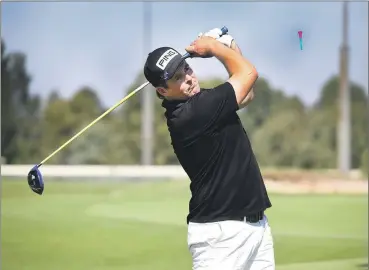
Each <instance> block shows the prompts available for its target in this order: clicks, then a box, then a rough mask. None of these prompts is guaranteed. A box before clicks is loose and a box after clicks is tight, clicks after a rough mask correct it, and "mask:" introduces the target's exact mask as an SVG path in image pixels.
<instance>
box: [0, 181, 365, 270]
mask: <svg viewBox="0 0 369 270" xmlns="http://www.w3.org/2000/svg"><path fill="white" fill-rule="evenodd" d="M188 199H189V191H188V183H187V182H160V183H111V182H107V183H97V182H76V183H72V182H51V181H49V182H47V183H46V189H45V192H44V195H42V196H39V195H37V194H35V193H33V192H31V190H30V189H29V187H28V184H27V183H26V181H25V180H23V181H12V182H11V181H6V180H5V181H4V179H2V201H1V253H2V254H1V255H2V258H1V264H2V267H1V269H3V270H59V269H60V270H66V269H68V270H82V269H83V270H97V269H99V270H118V269H119V270H159V269H160V270H173V269H175V270H190V269H191V260H190V256H189V253H188V250H187V245H186V244H187V243H186V240H187V228H186V215H187V207H188V206H187V204H188ZM271 200H272V203H273V207H272V208H271V209H270V210H269V211H268V212H267V215H268V217H269V221H270V224H271V226H272V230H273V234H274V240H275V247H276V262H277V269H280V270H292V269H294V270H307V269H309V270H310V269H313V270H323V269H324V270H330V269H335V270H360V269H367V266H366V268H365V267H364V266H363V265H364V264H365V265H366V264H367V254H368V250H367V247H368V246H367V240H368V233H367V231H368V209H367V205H368V201H367V196H366V195H365V196H364V195H350V196H343V195H325V196H324V195H277V194H271Z"/></svg>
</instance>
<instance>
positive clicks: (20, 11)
mask: <svg viewBox="0 0 369 270" xmlns="http://www.w3.org/2000/svg"><path fill="white" fill-rule="evenodd" d="M151 6H152V13H151V14H152V15H151V21H152V27H151V30H152V32H151V33H152V34H151V36H152V38H151V41H149V42H148V41H147V40H148V38H147V34H146V33H147V31H145V32H144V23H143V22H144V18H148V17H147V16H146V17H145V16H144V3H140V2H111V3H104V2H83V3H82V2H80V3H73V2H32V3H30V2H3V3H2V8H1V18H2V21H1V34H2V38H3V39H4V40H5V43H6V48H7V52H14V51H22V52H24V53H26V55H27V68H28V71H29V73H30V74H31V75H32V78H33V79H32V83H31V92H32V93H38V94H41V95H42V96H43V97H45V98H46V97H47V95H48V94H49V93H50V92H51V91H52V90H57V91H59V93H60V94H61V95H62V96H64V97H70V96H71V95H73V94H74V93H75V92H76V91H77V90H78V89H79V88H80V87H82V86H84V85H88V86H91V87H92V88H94V89H95V90H96V91H97V93H98V95H99V97H100V99H101V100H102V101H103V103H104V105H106V106H112V105H113V104H115V103H116V102H117V101H119V100H120V99H121V98H123V97H124V95H125V90H126V89H127V87H129V86H130V85H131V84H132V83H133V82H134V80H135V78H136V76H137V75H138V73H139V72H142V68H143V65H144V62H145V59H146V56H147V54H148V53H149V52H150V51H152V50H154V49H155V48H157V47H160V46H171V47H174V48H175V49H177V50H179V51H180V52H182V53H184V52H185V51H184V48H185V47H186V46H187V45H188V44H189V43H191V42H192V41H193V40H194V39H195V38H196V37H197V34H198V33H199V32H206V31H207V30H210V29H212V28H215V27H219V28H220V27H222V26H227V27H228V29H229V34H230V35H232V36H233V37H234V38H235V40H236V42H237V44H238V45H239V47H240V48H241V50H242V52H243V54H244V56H245V57H246V58H248V59H249V60H250V61H251V62H253V63H254V65H255V66H256V68H257V70H258V71H259V75H260V76H262V77H265V78H266V79H267V80H268V81H269V82H270V85H271V86H272V87H274V88H277V89H281V90H283V91H284V92H286V94H288V95H298V96H299V97H300V98H301V99H302V100H303V101H304V102H305V103H306V104H312V103H313V102H314V101H315V100H316V99H317V98H318V96H319V91H320V89H321V87H322V85H323V84H324V83H325V82H326V81H327V80H328V79H329V78H330V77H331V76H333V75H336V74H338V72H339V46H340V44H341V41H342V2H324V3H319V2H310V3H308V2H306V3H302V2H301V3H298V2H284V3H283V2H280V3H277V2H264V3H262V2H234V3H225V2H198V3H197V2H187V3H185V2H155V3H151ZM146 30H147V29H146ZM299 30H302V31H303V42H304V48H303V50H300V47H299V40H298V35H297V32H298V31H299ZM349 46H350V54H349V76H350V80H352V81H354V82H356V83H358V84H360V85H362V86H363V87H365V90H366V91H367V90H368V3H364V2H352V3H350V4H349ZM188 62H189V63H190V65H192V67H193V68H194V70H195V72H196V73H197V75H198V76H199V77H200V78H209V77H215V76H219V77H222V78H224V79H226V78H227V73H226V70H225V68H224V67H223V66H222V64H221V63H220V62H218V61H217V60H216V59H190V60H188ZM256 94H257V93H256Z"/></svg>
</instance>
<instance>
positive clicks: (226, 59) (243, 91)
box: [210, 42, 258, 106]
mask: <svg viewBox="0 0 369 270" xmlns="http://www.w3.org/2000/svg"><path fill="white" fill-rule="evenodd" d="M210 51H211V54H212V55H213V56H214V57H216V58H217V59H218V60H219V61H220V62H221V63H222V64H223V65H224V67H225V68H226V70H227V71H228V74H229V77H230V78H229V79H228V80H227V82H229V83H230V84H231V85H232V87H233V89H234V91H235V95H236V99H237V104H238V105H239V106H241V104H242V103H243V101H244V100H245V98H246V96H247V95H248V94H249V93H250V91H251V90H252V88H253V85H254V83H255V82H256V80H257V79H258V72H257V70H256V69H255V67H254V66H253V65H252V64H251V63H250V62H249V61H248V60H247V59H246V58H244V57H242V55H240V54H239V53H237V52H236V51H234V50H233V49H230V48H228V47H226V46H224V45H223V44H221V43H220V42H219V43H217V42H215V43H213V44H212V46H211V48H210ZM245 103H246V102H245Z"/></svg>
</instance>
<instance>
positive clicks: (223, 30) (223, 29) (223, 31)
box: [182, 26, 228, 59]
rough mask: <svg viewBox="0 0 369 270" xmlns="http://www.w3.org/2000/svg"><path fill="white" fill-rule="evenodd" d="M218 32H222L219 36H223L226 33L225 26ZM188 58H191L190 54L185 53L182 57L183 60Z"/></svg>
mask: <svg viewBox="0 0 369 270" xmlns="http://www.w3.org/2000/svg"><path fill="white" fill-rule="evenodd" d="M220 30H221V31H222V34H221V35H220V36H223V35H225V34H227V33H228V28H227V27H226V26H223V27H222V28H221V29H220ZM189 57H191V54H190V53H186V54H185V55H183V56H182V58H183V59H186V58H189Z"/></svg>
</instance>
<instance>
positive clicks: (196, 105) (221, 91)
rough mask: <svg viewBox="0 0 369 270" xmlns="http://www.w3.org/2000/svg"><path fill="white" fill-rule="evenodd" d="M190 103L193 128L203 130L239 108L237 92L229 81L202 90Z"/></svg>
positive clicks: (189, 108)
mask: <svg viewBox="0 0 369 270" xmlns="http://www.w3.org/2000/svg"><path fill="white" fill-rule="evenodd" d="M188 105H189V106H188V110H190V111H191V114H192V115H193V122H194V123H193V128H194V129H195V130H197V131H202V132H204V131H206V130H209V129H211V128H212V127H214V126H216V125H217V124H218V123H220V122H222V121H224V120H225V119H227V117H229V116H230V115H231V114H233V113H235V112H236V111H237V110H238V109H239V107H238V104H237V99H236V94H235V92H234V89H233V86H232V85H231V84H230V83H229V82H225V83H223V84H220V85H219V86H217V87H215V88H212V89H205V90H202V91H201V92H200V93H199V94H198V95H195V96H194V97H193V98H191V100H190V102H189V104H188Z"/></svg>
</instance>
